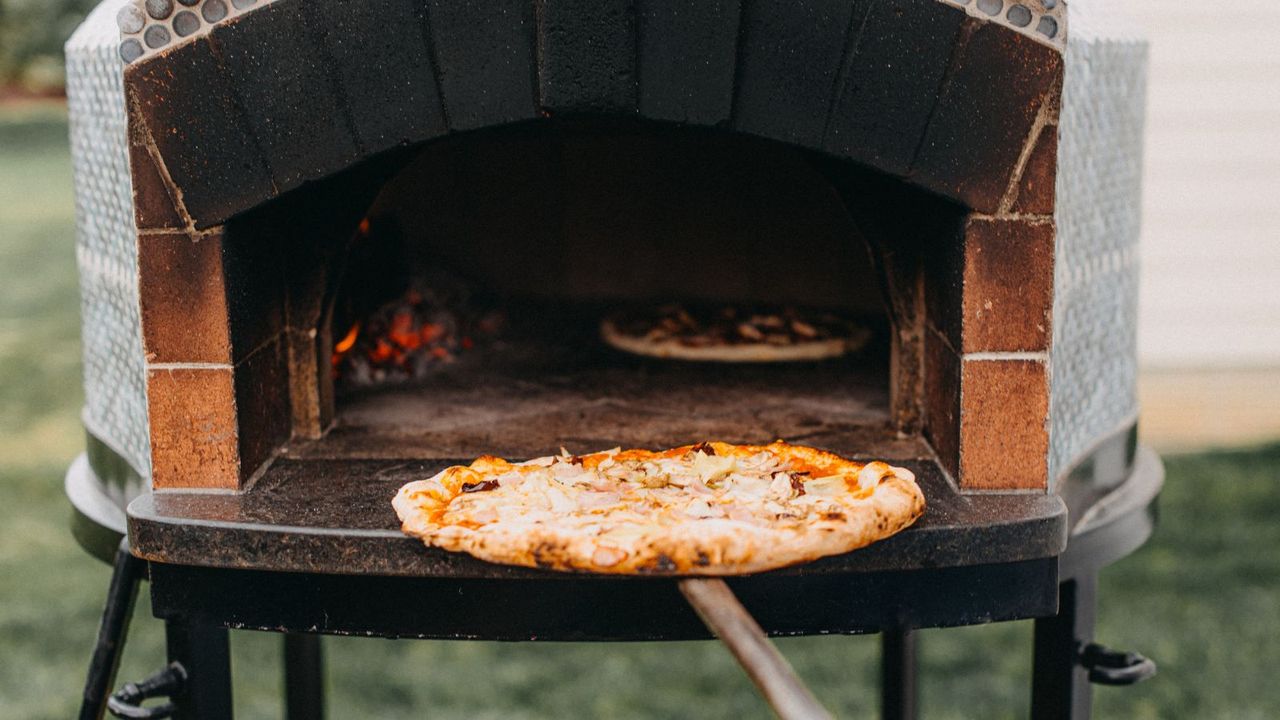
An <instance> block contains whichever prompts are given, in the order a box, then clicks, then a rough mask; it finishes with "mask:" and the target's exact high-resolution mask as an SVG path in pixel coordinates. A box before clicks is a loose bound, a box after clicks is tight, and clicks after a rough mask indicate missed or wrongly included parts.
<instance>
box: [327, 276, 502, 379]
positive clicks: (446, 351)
mask: <svg viewBox="0 0 1280 720" xmlns="http://www.w3.org/2000/svg"><path fill="white" fill-rule="evenodd" d="M464 297H465V296H462V297H458V296H456V295H454V296H448V295H445V294H442V293H439V292H436V291H434V290H432V289H431V288H429V287H427V286H426V284H425V283H423V282H421V281H419V282H417V283H415V284H414V286H413V287H411V288H410V289H409V290H408V291H407V292H405V293H404V295H403V296H401V297H400V298H398V299H396V300H393V301H391V302H388V303H386V304H384V305H382V306H381V307H379V308H377V309H376V310H374V311H373V312H371V313H369V314H368V315H367V316H366V317H365V318H364V319H362V320H360V321H357V322H356V323H355V324H354V325H352V326H351V327H350V329H348V330H347V332H346V333H345V334H344V335H343V336H342V337H341V338H340V339H339V340H338V341H337V342H335V343H334V346H333V358H332V363H333V373H334V379H335V380H336V381H337V383H338V385H339V386H348V387H361V386H368V385H377V384H381V383H387V382H403V381H406V380H413V379H416V378H421V377H424V376H425V375H426V374H428V373H430V372H432V371H433V370H435V369H437V368H439V367H441V366H443V365H445V364H448V363H452V362H454V361H455V360H456V359H457V357H458V355H459V354H461V353H465V352H466V351H468V350H471V349H472V348H474V347H475V346H476V345H477V344H478V343H483V342H485V341H486V340H489V339H491V338H492V337H493V336H494V335H495V334H496V333H497V332H498V330H499V329H500V328H501V326H502V324H503V318H502V315H501V314H499V313H497V312H489V313H477V312H475V311H474V310H472V309H469V308H467V307H466V303H465V300H464Z"/></svg>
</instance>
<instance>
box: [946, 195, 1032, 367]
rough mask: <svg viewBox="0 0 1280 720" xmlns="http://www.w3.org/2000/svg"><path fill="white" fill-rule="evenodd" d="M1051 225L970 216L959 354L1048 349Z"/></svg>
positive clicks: (966, 232) (967, 233) (965, 246)
mask: <svg viewBox="0 0 1280 720" xmlns="http://www.w3.org/2000/svg"><path fill="white" fill-rule="evenodd" d="M1053 240H1054V226H1053V224H1052V223H1049V222H1034V221H1027V220H979V219H975V220H971V221H970V222H969V224H968V225H967V227H966V229H965V239H964V280H963V286H964V299H963V326H962V343H961V344H962V347H961V350H962V352H965V353H973V352H1018V351H1033V352H1035V351H1042V350H1047V349H1048V348H1049V342H1050V336H1051V332H1052V329H1051V327H1050V318H1051V316H1052V310H1053Z"/></svg>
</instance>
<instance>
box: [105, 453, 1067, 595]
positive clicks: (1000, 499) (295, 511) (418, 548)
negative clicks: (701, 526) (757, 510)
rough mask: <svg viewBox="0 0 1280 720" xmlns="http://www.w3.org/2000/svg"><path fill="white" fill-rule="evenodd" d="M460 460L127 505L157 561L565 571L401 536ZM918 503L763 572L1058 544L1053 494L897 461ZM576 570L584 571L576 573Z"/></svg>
mask: <svg viewBox="0 0 1280 720" xmlns="http://www.w3.org/2000/svg"><path fill="white" fill-rule="evenodd" d="M459 462H468V461H467V460H453V461H450V460H419V461H406V460H288V459H286V460H278V461H276V462H275V464H273V465H272V466H271V467H270V468H269V469H268V470H267V471H266V473H265V474H264V475H263V476H262V477H261V478H260V479H259V480H258V481H257V482H256V483H255V484H254V485H253V486H252V487H251V488H250V489H249V490H248V491H246V492H244V493H243V494H238V495H210V494H190V493H178V492H166V493H162V494H156V495H146V496H144V497H141V498H138V499H137V500H135V501H134V502H133V503H132V504H131V505H130V506H129V537H130V542H131V543H132V547H133V551H134V553H136V554H137V555H139V556H141V557H144V558H147V559H148V560H154V561H157V562H163V563H175V564H182V565H200V566H207V567H224V568H241V569H256V570H278V571H299V572H315V573H339V574H367V575H404V576H418V577H452V578H510V579H516V578H525V579H547V578H553V577H575V575H572V574H564V573H554V572H550V571H543V570H535V569H530V568H519V567H508V566H503V565H494V564H490V563H486V562H483V561H480V560H477V559H475V558H472V557H471V556H469V555H465V554H459V553H448V552H444V551H442V550H438V549H436V548H428V547H425V546H424V545H423V544H422V543H421V542H419V541H417V540H414V539H412V538H408V537H406V536H404V535H403V534H401V533H400V531H399V529H398V525H399V523H398V520H397V518H396V516H395V512H394V511H393V510H392V508H391V498H392V496H393V495H394V494H395V492H396V490H397V489H398V488H399V487H400V486H401V485H403V484H405V483H407V482H410V481H412V480H418V479H422V478H425V477H429V476H430V475H432V474H434V473H435V472H438V471H439V470H440V469H442V468H444V467H447V466H448V465H451V464H457V463H459ZM903 464H905V465H906V466H908V467H910V468H911V469H912V470H913V471H914V472H915V473H916V474H917V476H918V478H919V479H920V483H921V487H922V488H923V489H924V491H925V496H926V498H927V501H928V504H929V505H928V509H927V510H926V511H925V515H924V517H922V518H921V519H920V520H919V521H918V522H917V523H916V524H915V525H914V526H913V527H911V528H909V529H907V530H905V531H903V532H902V533H899V534H898V535H896V536H894V537H893V538H890V539H889V540H886V541H883V542H880V543H877V544H875V545H872V546H871V547H868V548H864V549H862V550H858V551H855V552H852V553H849V554H846V555H840V556H835V557H828V558H823V559H821V560H818V561H815V562H812V563H808V564H805V565H802V566H798V567H793V568H786V569H782V570H777V571H774V572H771V573H767V574H768V575H778V576H791V575H825V574H843V573H865V572H878V571H902V570H913V569H923V568H938V567H953V566H970V565H983V564H993V563H1010V562H1018V561H1024V560H1036V559H1041V558H1049V557H1054V556H1056V555H1057V554H1058V553H1060V552H1061V551H1062V548H1063V547H1064V546H1065V544H1066V509H1065V506H1064V505H1063V503H1062V500H1061V499H1060V498H1058V497H1057V496H1056V495H1044V494H1025V493H1024V494H1000V493H991V494H981V495H962V494H960V493H959V492H958V491H957V490H956V489H955V487H954V486H952V485H951V484H950V482H949V481H948V480H947V479H946V477H945V476H944V475H943V473H942V471H941V470H940V469H939V468H938V467H937V466H936V465H935V464H933V463H932V462H930V461H918V460H912V461H903ZM577 577H593V576H590V575H578V576H577Z"/></svg>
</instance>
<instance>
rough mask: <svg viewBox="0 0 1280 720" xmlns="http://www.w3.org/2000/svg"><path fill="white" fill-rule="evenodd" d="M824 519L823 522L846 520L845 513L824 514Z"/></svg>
mask: <svg viewBox="0 0 1280 720" xmlns="http://www.w3.org/2000/svg"><path fill="white" fill-rule="evenodd" d="M822 519H823V520H843V519H844V513H842V512H827V513H823V514H822Z"/></svg>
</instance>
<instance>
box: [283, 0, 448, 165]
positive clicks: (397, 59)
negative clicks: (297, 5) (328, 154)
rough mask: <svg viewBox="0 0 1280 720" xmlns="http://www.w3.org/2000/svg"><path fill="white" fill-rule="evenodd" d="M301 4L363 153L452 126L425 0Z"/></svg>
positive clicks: (332, 0) (429, 135)
mask: <svg viewBox="0 0 1280 720" xmlns="http://www.w3.org/2000/svg"><path fill="white" fill-rule="evenodd" d="M301 10H302V12H303V13H305V14H306V16H307V20H308V24H309V25H310V26H311V27H312V28H313V32H314V33H315V34H316V36H317V37H318V38H319V44H320V45H321V47H323V48H324V52H325V55H326V62H327V63H328V65H329V68H330V72H331V73H332V74H333V76H334V77H336V78H337V81H338V83H339V84H340V86H341V88H342V94H343V96H344V98H345V100H346V108H347V113H348V115H349V117H350V118H351V121H352V124H353V125H354V128H355V134H356V137H357V139H358V140H359V143H360V146H361V148H362V149H363V150H364V152H365V153H376V152H380V151H382V150H385V149H387V148H390V147H393V146H395V145H399V144H403V143H409V142H417V141H420V140H426V139H429V138H433V137H436V136H439V135H442V134H444V133H445V132H446V124H445V119H444V107H443V105H442V104H441V101H440V91H439V88H438V86H437V83H436V70H435V61H434V60H433V59H432V57H431V48H430V45H429V40H428V37H429V35H428V30H427V26H426V8H425V7H424V6H423V4H422V2H420V1H419V0H383V1H382V2H377V3H371V2H366V1H365V0H329V1H327V2H318V1H315V0H312V1H311V2H305V3H302V4H301Z"/></svg>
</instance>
